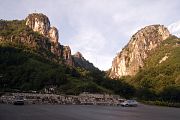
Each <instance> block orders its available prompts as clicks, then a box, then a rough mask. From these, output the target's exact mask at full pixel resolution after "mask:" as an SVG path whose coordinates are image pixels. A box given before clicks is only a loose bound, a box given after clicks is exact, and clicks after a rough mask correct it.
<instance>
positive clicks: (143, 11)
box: [0, 0, 180, 70]
mask: <svg viewBox="0 0 180 120" xmlns="http://www.w3.org/2000/svg"><path fill="white" fill-rule="evenodd" d="M33 12H38V13H43V14H45V15H47V16H48V17H49V19H50V22H51V25H52V26H55V27H57V29H58V30H59V36H60V40H59V42H60V43H61V44H63V45H69V46H70V47H71V50H72V53H75V52H77V51H80V52H81V53H82V54H83V56H84V57H85V58H86V59H87V60H89V61H90V62H92V63H93V64H94V65H95V66H96V67H98V68H100V69H101V70H107V69H109V68H110V67H111V63H112V60H113V58H114V57H115V56H116V54H117V53H118V52H119V51H120V50H121V49H122V48H123V47H124V46H125V45H126V44H127V43H128V41H129V39H130V37H131V36H132V35H133V33H135V32H136V31H137V30H139V29H140V28H142V27H144V26H146V25H151V24H163V25H165V26H169V25H170V24H171V25H170V28H171V31H172V32H174V33H178V32H177V31H180V0H0V19H6V20H12V19H24V18H25V17H26V16H27V15H28V14H30V13H33ZM176 26H178V27H176Z"/></svg>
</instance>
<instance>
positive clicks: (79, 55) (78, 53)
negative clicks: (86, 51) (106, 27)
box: [73, 51, 84, 59]
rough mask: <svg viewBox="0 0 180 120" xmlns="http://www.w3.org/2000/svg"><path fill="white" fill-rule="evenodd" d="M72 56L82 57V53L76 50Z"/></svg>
mask: <svg viewBox="0 0 180 120" xmlns="http://www.w3.org/2000/svg"><path fill="white" fill-rule="evenodd" d="M73 56H74V57H77V58H79V59H82V58H84V57H83V55H82V54H81V53H80V52H79V51H78V52H76V53H75V54H74V55H73Z"/></svg>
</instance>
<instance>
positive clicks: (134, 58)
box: [109, 25, 170, 78]
mask: <svg viewBox="0 0 180 120" xmlns="http://www.w3.org/2000/svg"><path fill="white" fill-rule="evenodd" d="M169 36H170V33H169V31H168V29H167V28H166V27H164V26H163V25H150V26H147V27H145V28H142V29H141V30H139V31H138V32H137V33H135V34H134V35H133V36H132V38H131V39H130V42H129V43H128V44H127V45H126V46H125V47H124V48H123V50H122V51H121V52H120V53H118V55H117V56H116V57H115V58H114V60H113V62H112V67H111V69H110V75H109V76H110V77H111V78H120V77H122V76H128V75H130V76H131V75H135V74H136V73H137V72H138V71H139V69H140V68H142V67H144V60H145V59H146V58H147V57H148V55H149V53H150V52H151V51H152V50H153V49H155V48H156V47H157V46H159V45H160V44H161V42H162V41H164V40H165V39H166V38H168V37H169Z"/></svg>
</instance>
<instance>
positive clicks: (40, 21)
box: [25, 13, 73, 66]
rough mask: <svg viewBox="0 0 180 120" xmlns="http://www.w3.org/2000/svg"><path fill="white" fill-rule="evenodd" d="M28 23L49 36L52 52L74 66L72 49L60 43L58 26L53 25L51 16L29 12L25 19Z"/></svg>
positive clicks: (35, 29) (34, 29)
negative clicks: (50, 19)
mask: <svg viewBox="0 0 180 120" xmlns="http://www.w3.org/2000/svg"><path fill="white" fill-rule="evenodd" d="M25 21H26V25H27V26H29V27H30V28H31V29H32V30H33V31H35V32H38V33H40V34H41V35H43V36H45V37H47V38H49V42H50V44H51V52H52V53H53V54H54V55H55V56H56V57H58V58H63V59H64V61H65V63H66V64H67V65H70V66H72V65H73V61H72V57H71V49H70V47H68V46H63V45H61V44H60V43H59V33H58V30H57V28H55V27H51V24H50V21H49V18H48V17H47V16H45V15H43V14H41V13H40V14H38V13H33V14H29V15H28V17H27V18H26V19H25Z"/></svg>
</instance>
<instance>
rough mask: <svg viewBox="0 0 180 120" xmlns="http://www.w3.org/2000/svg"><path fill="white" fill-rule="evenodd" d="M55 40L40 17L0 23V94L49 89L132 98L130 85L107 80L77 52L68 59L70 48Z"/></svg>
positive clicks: (48, 23)
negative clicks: (114, 94) (112, 94)
mask: <svg viewBox="0 0 180 120" xmlns="http://www.w3.org/2000/svg"><path fill="white" fill-rule="evenodd" d="M58 41H59V35H58V31H57V29H56V28H55V27H51V26H50V22H49V19H48V17H47V16H45V15H43V14H37V13H35V14H30V15H29V16H28V17H27V18H26V19H25V20H20V21H19V20H13V21H5V20H0V91H1V92H2V91H10V92H11V91H14V90H15V91H16V90H19V91H29V90H38V91H43V89H44V88H49V87H50V88H51V87H53V88H54V89H55V91H54V92H57V93H63V94H76V95H77V94H79V93H81V92H91V93H116V94H119V95H122V96H127V97H129V96H132V95H133V93H134V89H133V87H132V86H129V85H128V84H126V83H124V82H122V81H115V80H109V78H107V77H106V76H105V73H104V72H102V71H100V70H99V69H97V68H95V67H94V66H93V64H91V63H89V62H88V61H87V60H85V59H84V57H83V56H82V55H81V54H80V53H78V54H76V55H74V56H72V55H71V49H70V47H69V46H63V45H62V44H60V43H59V42H58ZM122 89H125V90H124V91H123V90H122ZM126 91H131V92H128V93H127V92H126Z"/></svg>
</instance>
